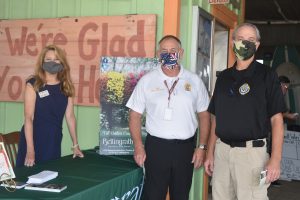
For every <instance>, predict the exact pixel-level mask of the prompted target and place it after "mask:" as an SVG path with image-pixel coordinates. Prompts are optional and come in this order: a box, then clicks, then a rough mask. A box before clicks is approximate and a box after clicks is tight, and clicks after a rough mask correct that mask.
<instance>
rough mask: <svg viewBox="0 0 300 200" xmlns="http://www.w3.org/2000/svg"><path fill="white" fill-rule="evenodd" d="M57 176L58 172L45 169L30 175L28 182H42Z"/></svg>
mask: <svg viewBox="0 0 300 200" xmlns="http://www.w3.org/2000/svg"><path fill="white" fill-rule="evenodd" d="M57 176H58V172H54V171H47V170H45V171H42V172H40V173H38V174H35V175H32V176H29V177H28V181H27V183H34V184H42V183H45V182H47V181H49V180H52V179H54V178H56V177H57Z"/></svg>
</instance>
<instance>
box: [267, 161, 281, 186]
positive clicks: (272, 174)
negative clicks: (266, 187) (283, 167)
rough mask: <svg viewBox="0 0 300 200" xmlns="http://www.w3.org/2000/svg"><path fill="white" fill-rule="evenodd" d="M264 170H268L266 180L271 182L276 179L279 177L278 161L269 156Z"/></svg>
mask: <svg viewBox="0 0 300 200" xmlns="http://www.w3.org/2000/svg"><path fill="white" fill-rule="evenodd" d="M266 170H268V172H267V179H266V182H267V183H271V182H273V181H276V180H277V179H279V177H280V162H278V161H277V160H275V159H272V157H271V159H270V160H269V162H268V164H267V166H266Z"/></svg>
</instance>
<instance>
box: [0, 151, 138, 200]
mask: <svg viewBox="0 0 300 200" xmlns="http://www.w3.org/2000/svg"><path fill="white" fill-rule="evenodd" d="M84 155H85V157H84V158H83V159H80V158H75V159H73V158H72V156H71V155H70V156H65V157H62V158H60V159H58V160H54V161H49V162H47V163H44V164H39V165H36V166H34V167H32V168H27V167H21V168H15V174H16V177H17V178H16V179H15V180H18V181H27V177H28V176H30V175H32V174H36V173H39V172H41V171H43V170H51V171H57V172H58V177H57V178H55V179H53V180H51V181H49V183H58V184H65V185H67V187H68V188H67V189H66V190H64V191H62V192H61V193H53V192H42V191H33V190H25V189H19V190H16V191H15V192H13V193H10V192H7V191H6V190H5V189H4V188H3V187H1V188H0V199H51V200H53V199H68V200H79V199H82V200H93V199H97V200H119V199H122V200H126V199H128V200H131V199H136V200H137V199H139V198H140V195H141V191H142V188H143V172H142V169H141V168H139V167H138V166H137V165H136V164H135V162H134V160H133V158H132V156H102V155H99V154H98V153H96V152H95V151H94V150H88V151H85V152H84Z"/></svg>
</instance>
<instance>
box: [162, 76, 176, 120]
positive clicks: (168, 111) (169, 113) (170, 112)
mask: <svg viewBox="0 0 300 200" xmlns="http://www.w3.org/2000/svg"><path fill="white" fill-rule="evenodd" d="M178 81H179V78H177V79H176V81H175V82H174V83H173V85H172V87H171V88H169V86H168V84H167V81H166V80H165V81H164V84H165V86H166V87H167V89H168V93H169V96H168V107H167V108H166V109H165V114H164V120H168V121H170V120H172V116H173V109H172V108H170V101H171V94H172V93H173V91H174V89H175V87H176V85H177V83H178Z"/></svg>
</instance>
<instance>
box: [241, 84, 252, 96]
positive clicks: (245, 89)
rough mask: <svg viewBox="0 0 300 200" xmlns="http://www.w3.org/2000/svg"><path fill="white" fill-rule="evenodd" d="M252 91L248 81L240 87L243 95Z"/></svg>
mask: <svg viewBox="0 0 300 200" xmlns="http://www.w3.org/2000/svg"><path fill="white" fill-rule="evenodd" d="M249 91H250V86H249V84H248V83H244V84H243V85H242V86H241V87H240V88H239V93H240V94H241V95H245V94H247V93H248V92H249Z"/></svg>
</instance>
